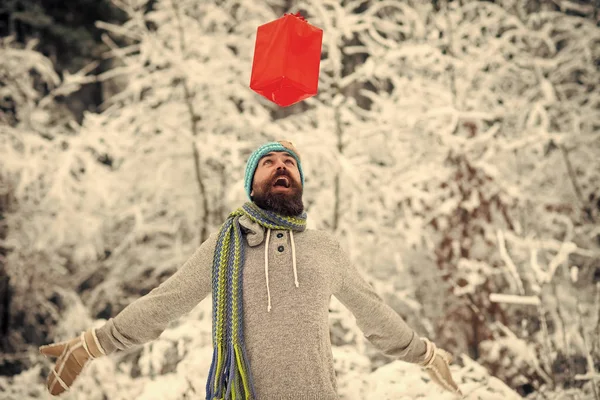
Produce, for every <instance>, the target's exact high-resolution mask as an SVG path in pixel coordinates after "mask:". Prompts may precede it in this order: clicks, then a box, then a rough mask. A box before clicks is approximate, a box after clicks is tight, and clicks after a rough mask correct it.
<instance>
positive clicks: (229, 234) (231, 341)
mask: <svg viewBox="0 0 600 400" xmlns="http://www.w3.org/2000/svg"><path fill="white" fill-rule="evenodd" d="M243 215H246V216H247V217H248V218H250V219H251V220H252V221H254V222H256V223H258V224H260V225H261V226H263V227H265V228H270V229H278V230H284V229H287V230H294V231H303V230H305V229H306V213H302V214H301V215H300V216H297V217H286V216H282V215H280V214H277V213H274V212H271V211H267V210H263V209H261V208H260V207H258V206H257V205H256V204H254V203H252V202H247V203H245V204H244V205H243V206H242V207H240V208H238V209H237V210H235V211H234V212H232V213H231V214H229V217H227V220H226V221H225V222H224V223H223V225H222V226H221V229H220V230H219V236H218V238H217V244H216V247H215V255H214V259H213V269H212V293H213V294H212V297H213V317H212V323H213V325H212V332H213V346H214V353H213V358H212V364H211V367H210V372H209V375H208V382H207V383H206V399H208V400H229V399H231V400H255V399H256V395H255V391H254V385H253V381H252V374H251V371H250V365H249V362H248V356H247V354H246V347H245V344H244V334H243V333H244V329H243V311H242V310H243V309H242V301H243V297H242V276H243V275H242V274H243V269H244V246H243V243H242V230H241V227H240V224H239V219H240V217H241V216H243Z"/></svg>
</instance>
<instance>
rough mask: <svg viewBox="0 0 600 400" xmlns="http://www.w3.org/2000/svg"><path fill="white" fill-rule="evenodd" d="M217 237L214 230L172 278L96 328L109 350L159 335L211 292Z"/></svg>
mask: <svg viewBox="0 0 600 400" xmlns="http://www.w3.org/2000/svg"><path fill="white" fill-rule="evenodd" d="M216 240H217V233H213V234H212V235H211V236H210V237H209V238H208V239H207V240H206V241H205V242H204V243H202V244H201V245H200V247H199V248H198V249H197V250H196V252H195V253H194V254H193V255H192V256H191V257H190V258H189V259H188V260H187V261H186V263H185V264H184V265H183V266H182V267H181V268H179V270H177V272H175V273H174V274H173V275H172V276H171V277H169V279H167V280H166V281H164V282H163V283H162V284H160V285H159V286H158V287H156V288H154V289H153V290H152V291H150V292H149V293H148V294H146V295H145V296H143V297H140V298H139V299H137V300H135V301H134V302H133V303H131V304H129V305H128V306H127V307H125V308H124V309H123V311H121V312H120V313H119V314H118V315H117V316H115V317H114V318H111V319H109V320H108V321H107V322H106V324H104V326H102V327H101V328H99V329H97V330H96V335H97V336H98V341H99V342H100V345H101V346H102V349H103V350H104V351H105V352H106V354H110V353H112V352H114V351H115V350H125V349H128V348H130V347H131V346H134V345H136V344H143V343H146V342H149V341H151V340H154V339H156V338H158V337H159V336H160V334H161V333H162V332H163V331H164V330H165V329H166V328H167V325H168V324H169V322H171V321H174V320H176V319H178V318H179V317H181V316H182V315H184V314H186V313H188V312H190V311H191V310H192V308H194V307H195V306H196V305H197V304H198V303H200V301H202V300H203V299H204V298H205V297H206V296H207V295H208V294H209V293H210V292H211V289H212V288H211V286H212V283H211V282H212V281H211V270H212V263H213V255H214V250H215V244H216Z"/></svg>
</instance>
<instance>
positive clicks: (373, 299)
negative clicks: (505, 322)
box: [334, 243, 461, 394]
mask: <svg viewBox="0 0 600 400" xmlns="http://www.w3.org/2000/svg"><path fill="white" fill-rule="evenodd" d="M337 251H338V256H337V257H336V259H337V260H338V266H337V267H338V268H339V270H340V274H341V279H339V285H338V287H337V288H336V290H335V291H334V295H335V297H336V298H337V299H338V300H339V301H340V302H341V303H342V304H343V305H344V306H345V307H346V308H348V310H350V311H351V312H352V314H354V316H355V318H356V324H357V325H358V327H359V328H360V329H361V331H362V332H363V333H364V335H365V337H366V338H367V339H368V340H369V341H370V342H371V343H373V345H374V346H375V347H377V349H379V350H380V351H381V352H383V353H384V354H386V355H388V356H390V357H394V358H398V359H400V360H403V361H406V362H411V363H415V364H419V365H421V366H422V367H424V368H425V370H426V371H427V373H428V374H429V376H430V377H431V378H432V380H433V381H434V382H436V383H437V384H438V385H440V386H441V387H443V388H444V389H446V390H449V391H451V392H455V393H458V394H461V392H460V389H459V388H458V385H456V383H455V382H454V380H453V379H452V374H451V373H450V369H449V367H448V365H449V364H450V362H452V356H451V355H450V354H449V353H448V352H446V351H444V350H442V349H438V348H437V347H436V346H435V344H433V343H432V342H430V341H429V340H427V339H421V338H420V337H419V336H418V335H417V333H416V332H415V331H414V330H413V329H412V328H411V327H410V326H408V324H407V323H406V322H405V321H404V319H402V317H401V316H400V315H398V314H397V313H396V312H395V311H394V310H393V309H392V308H391V307H390V306H388V305H387V304H385V303H384V301H383V299H382V298H381V297H380V296H379V295H378V294H377V293H376V292H375V290H374V289H373V287H372V286H371V285H370V284H369V283H368V282H367V281H365V279H364V278H363V277H362V276H361V275H360V272H359V271H358V269H357V268H356V266H355V265H354V264H353V263H352V262H351V261H350V259H349V257H348V256H347V254H346V253H345V252H344V251H343V250H342V248H341V246H339V243H338V246H337Z"/></svg>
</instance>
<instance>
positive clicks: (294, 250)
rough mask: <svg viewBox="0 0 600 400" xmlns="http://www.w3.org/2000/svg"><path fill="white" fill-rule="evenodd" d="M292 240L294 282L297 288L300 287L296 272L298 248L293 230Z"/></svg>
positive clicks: (291, 232)
mask: <svg viewBox="0 0 600 400" xmlns="http://www.w3.org/2000/svg"><path fill="white" fill-rule="evenodd" d="M290 239H291V241H292V264H293V265H294V281H295V283H296V287H298V286H299V284H298V271H297V270H296V246H295V245H294V232H293V231H291V230H290Z"/></svg>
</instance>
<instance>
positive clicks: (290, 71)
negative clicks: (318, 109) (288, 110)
mask: <svg viewBox="0 0 600 400" xmlns="http://www.w3.org/2000/svg"><path fill="white" fill-rule="evenodd" d="M322 42H323V30H322V29H319V28H317V27H314V26H312V25H310V24H309V23H308V22H306V20H305V19H304V18H303V17H302V16H301V15H300V13H297V14H285V15H284V16H283V17H281V18H279V19H276V20H275V21H272V22H269V23H267V24H264V25H261V26H259V27H258V30H257V32H256V45H255V47H254V60H253V62H252V75H251V78H250V89H252V90H254V91H255V92H256V93H258V94H260V95H262V96H264V97H266V98H267V99H269V100H271V101H272V102H274V103H275V104H278V105H280V106H282V107H287V106H290V105H292V104H295V103H297V102H299V101H302V100H304V99H307V98H309V97H311V96H314V95H316V94H317V87H318V84H319V66H320V63H321V44H322Z"/></svg>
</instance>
